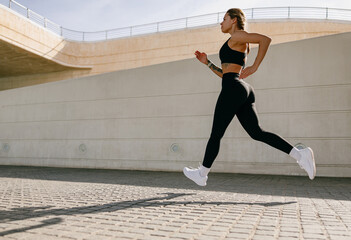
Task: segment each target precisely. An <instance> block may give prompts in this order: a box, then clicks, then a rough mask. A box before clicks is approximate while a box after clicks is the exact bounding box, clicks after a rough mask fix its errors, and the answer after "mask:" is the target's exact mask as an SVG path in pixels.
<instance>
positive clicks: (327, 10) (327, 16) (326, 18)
mask: <svg viewBox="0 0 351 240" xmlns="http://www.w3.org/2000/svg"><path fill="white" fill-rule="evenodd" d="M328 14H329V12H328V8H327V9H326V19H328Z"/></svg>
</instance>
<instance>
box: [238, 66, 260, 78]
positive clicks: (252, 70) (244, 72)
mask: <svg viewBox="0 0 351 240" xmlns="http://www.w3.org/2000/svg"><path fill="white" fill-rule="evenodd" d="M256 71H257V67H255V66H250V67H247V68H244V69H243V70H242V71H241V73H240V76H239V79H244V78H247V77H248V76H250V75H251V74H253V73H255V72H256Z"/></svg>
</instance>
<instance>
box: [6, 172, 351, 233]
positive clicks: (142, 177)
mask: <svg viewBox="0 0 351 240" xmlns="http://www.w3.org/2000/svg"><path fill="white" fill-rule="evenodd" d="M233 183H235V184H233ZM0 196H2V198H1V200H0V239H4V240H5V239H12V240H20V239H33V240H34V239H35V240H40V239H45V240H58V239H60V240H62V239H65V240H68V239H69V240H76V239H77V240H78V239H79V240H91V239H94V240H95V239H107V240H109V239H133V240H137V239H140V240H141V239H143V240H146V239H152V240H158V239H178V240H181V239H194V240H197V239H199V240H203V239H206V240H211V239H235V240H238V239H252V240H254V239H259V240H264V239H280V240H284V239H290V240H291V239H292V240H294V239H302V238H303V239H306V240H308V239H314V240H315V239H316V240H317V239H330V240H334V239H336V240H340V239H341V240H343V239H345V240H346V239H347V240H349V239H351V233H350V229H351V201H350V199H351V179H350V178H318V177H317V178H316V179H315V180H313V181H310V180H309V179H308V178H307V177H288V176H269V175H241V174H218V173H211V175H210V177H209V180H208V185H207V186H206V187H201V188H200V187H198V186H196V185H195V184H193V183H192V182H190V181H189V180H188V179H186V178H185V177H184V176H183V175H182V173H181V172H178V173H174V172H173V173H165V172H144V171H119V170H94V169H65V168H40V167H14V166H0Z"/></svg>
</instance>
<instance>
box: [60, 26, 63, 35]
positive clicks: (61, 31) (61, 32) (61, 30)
mask: <svg viewBox="0 0 351 240" xmlns="http://www.w3.org/2000/svg"><path fill="white" fill-rule="evenodd" d="M60 34H61V37H63V29H62V26H60Z"/></svg>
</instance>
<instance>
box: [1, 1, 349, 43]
mask: <svg viewBox="0 0 351 240" xmlns="http://www.w3.org/2000/svg"><path fill="white" fill-rule="evenodd" d="M0 4H2V5H5V6H7V7H9V8H11V9H12V10H13V11H15V12H17V13H19V14H21V15H23V16H24V17H26V18H28V19H30V20H31V21H33V22H35V23H37V24H39V25H40V26H42V27H44V28H46V29H48V30H50V31H52V32H54V33H56V34H57V35H60V36H62V37H63V38H65V39H67V40H73V41H83V42H92V41H104V40H109V39H115V38H123V37H132V36H138V35H143V34H150V33H159V32H166V31H173V30H179V29H186V28H195V27H203V26H209V25H215V24H219V23H220V22H221V21H222V18H223V16H224V14H225V12H219V13H213V14H206V15H201V16H195V17H187V18H180V19H174V20H169V21H163V22H156V23H150V24H144V25H137V26H131V27H125V28H117V29H110V30H105V31H97V32H82V31H74V30H71V29H67V28H64V27H62V26H60V25H58V24H56V23H54V22H52V21H50V20H48V19H47V18H45V17H42V16H40V15H39V14H37V13H35V12H33V11H31V10H30V9H28V8H27V7H25V6H23V5H21V4H19V3H17V2H16V1H14V0H0ZM243 11H244V13H245V15H246V18H247V20H249V21H250V20H254V19H257V20H259V19H321V20H323V19H324V20H341V21H351V9H336V8H317V7H269V8H250V9H243Z"/></svg>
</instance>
